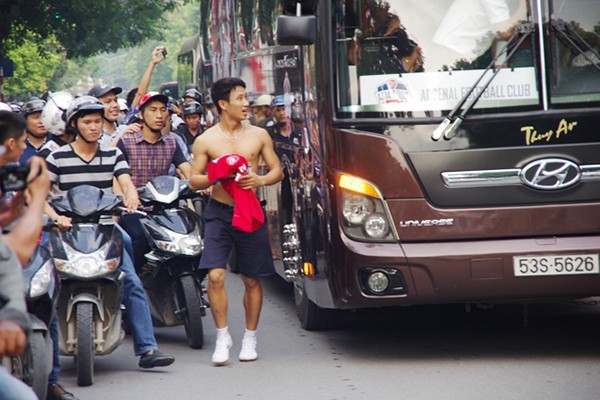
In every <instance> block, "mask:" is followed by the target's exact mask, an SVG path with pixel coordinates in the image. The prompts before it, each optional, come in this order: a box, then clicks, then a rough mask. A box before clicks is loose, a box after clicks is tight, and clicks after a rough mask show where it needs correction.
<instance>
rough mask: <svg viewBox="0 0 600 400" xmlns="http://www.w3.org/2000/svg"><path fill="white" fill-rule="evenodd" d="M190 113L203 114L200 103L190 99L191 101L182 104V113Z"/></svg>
mask: <svg viewBox="0 0 600 400" xmlns="http://www.w3.org/2000/svg"><path fill="white" fill-rule="evenodd" d="M192 114H198V115H200V116H202V114H204V111H203V110H202V105H201V104H200V103H198V102H197V101H192V102H191V103H187V104H186V105H184V106H183V115H184V116H185V115H192Z"/></svg>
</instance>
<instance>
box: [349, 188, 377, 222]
mask: <svg viewBox="0 0 600 400" xmlns="http://www.w3.org/2000/svg"><path fill="white" fill-rule="evenodd" d="M373 211H375V203H374V202H373V200H371V199H370V198H368V197H366V196H360V195H351V196H348V197H347V198H346V199H344V204H343V209H342V213H343V214H344V220H345V221H346V222H347V223H348V224H350V225H361V224H362V223H363V222H365V219H366V218H367V217H368V216H370V215H371V214H372V213H373Z"/></svg>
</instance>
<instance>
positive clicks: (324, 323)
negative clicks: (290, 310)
mask: <svg viewBox="0 0 600 400" xmlns="http://www.w3.org/2000/svg"><path fill="white" fill-rule="evenodd" d="M294 300H295V303H296V314H297V315H298V319H299V320H300V324H301V325H302V327H303V328H304V329H306V330H308V331H319V330H326V329H331V328H334V327H335V326H336V324H337V314H338V313H337V311H336V310H332V309H327V308H321V307H319V306H317V305H316V304H315V303H313V302H312V301H311V300H310V299H309V298H308V296H307V295H306V291H305V288H304V279H302V278H299V279H296V280H295V281H294Z"/></svg>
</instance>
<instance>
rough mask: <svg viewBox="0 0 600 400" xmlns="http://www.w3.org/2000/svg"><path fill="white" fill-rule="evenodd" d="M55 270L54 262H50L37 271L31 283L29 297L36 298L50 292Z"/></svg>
mask: <svg viewBox="0 0 600 400" xmlns="http://www.w3.org/2000/svg"><path fill="white" fill-rule="evenodd" d="M53 268H54V266H53V265H52V261H51V260H48V261H46V262H45V263H44V265H42V267H41V268H40V269H38V270H37V272H36V273H35V274H34V275H33V277H32V278H31V282H30V283H29V297H31V298H35V297H38V296H40V295H42V294H44V293H46V292H47V291H48V286H50V282H51V281H52V272H53Z"/></svg>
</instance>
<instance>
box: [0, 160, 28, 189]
mask: <svg viewBox="0 0 600 400" xmlns="http://www.w3.org/2000/svg"><path fill="white" fill-rule="evenodd" d="M27 176H29V164H6V165H3V166H0V189H2V192H4V193H6V192H16V191H19V190H23V189H25V188H26V187H27Z"/></svg>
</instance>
